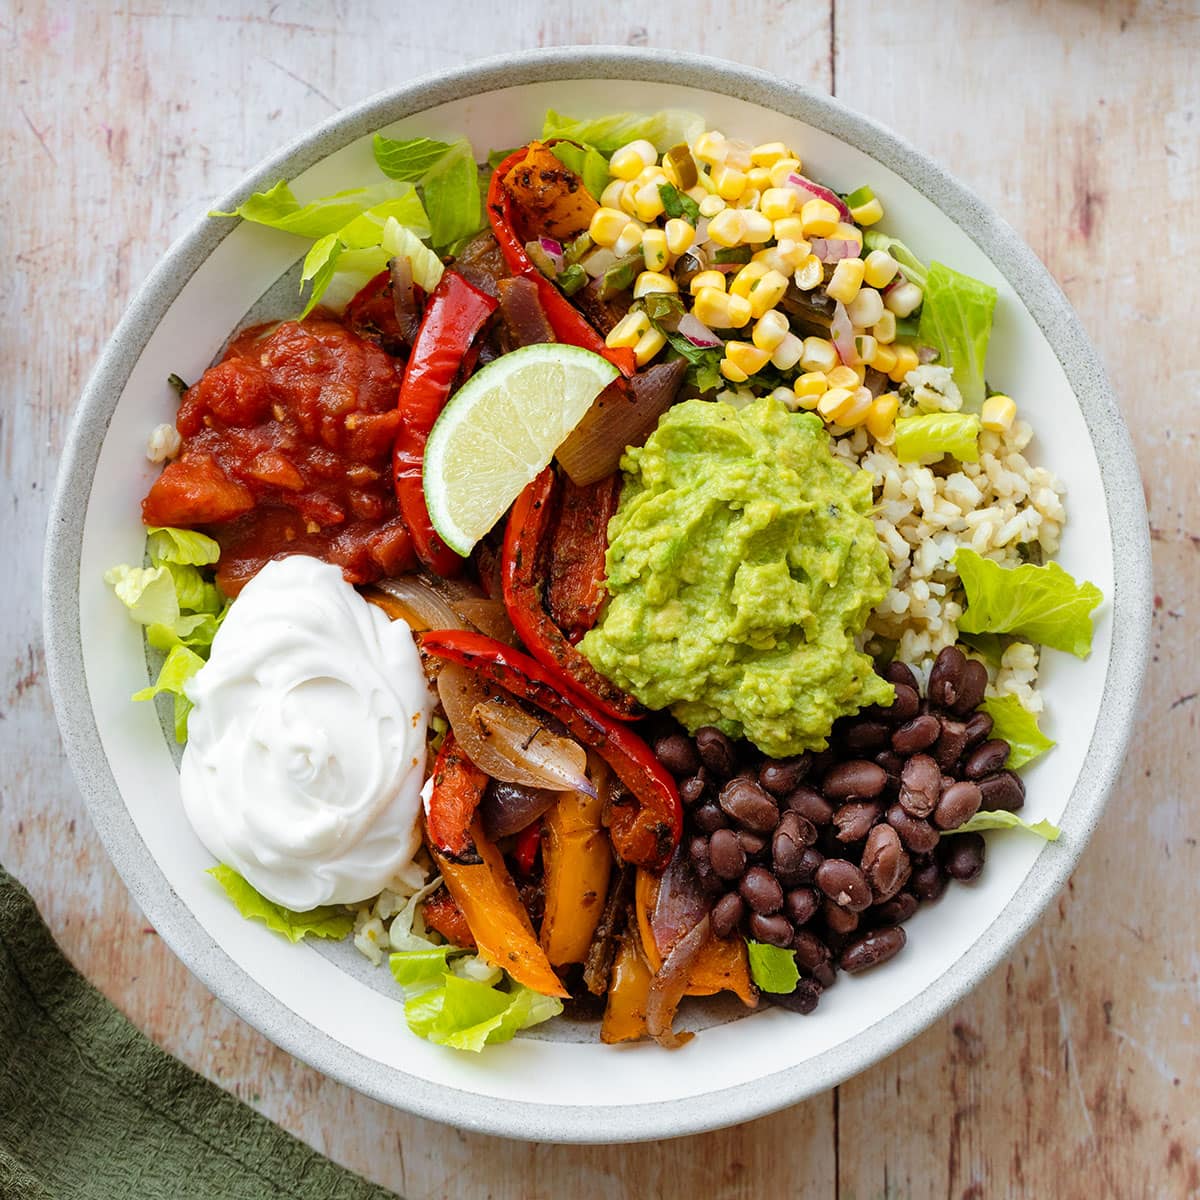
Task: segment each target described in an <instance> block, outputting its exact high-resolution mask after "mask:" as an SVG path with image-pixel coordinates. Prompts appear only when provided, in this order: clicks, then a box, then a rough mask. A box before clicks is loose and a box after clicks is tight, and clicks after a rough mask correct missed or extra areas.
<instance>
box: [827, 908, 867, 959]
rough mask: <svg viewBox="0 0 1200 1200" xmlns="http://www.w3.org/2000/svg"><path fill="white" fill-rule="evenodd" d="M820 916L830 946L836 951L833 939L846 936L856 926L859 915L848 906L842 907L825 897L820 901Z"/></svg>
mask: <svg viewBox="0 0 1200 1200" xmlns="http://www.w3.org/2000/svg"><path fill="white" fill-rule="evenodd" d="M821 917H822V919H823V920H824V922H825V928H826V930H827V931H828V933H827V936H828V939H829V944H830V948H831V949H834V950H835V951H836V948H837V944H836V941H835V940H834V939H836V938H839V937H846V936H848V935H849V934H851V933H853V932H854V931H855V930H856V929H857V928H858V922H859V916H858V913H857V912H854V911H853V910H851V909H849V908H843V907H842V906H841V905H840V904H837V903H836V902H834V901H833V900H829V899H826V900H824V901H822V903H821Z"/></svg>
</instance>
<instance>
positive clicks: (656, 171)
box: [633, 163, 670, 187]
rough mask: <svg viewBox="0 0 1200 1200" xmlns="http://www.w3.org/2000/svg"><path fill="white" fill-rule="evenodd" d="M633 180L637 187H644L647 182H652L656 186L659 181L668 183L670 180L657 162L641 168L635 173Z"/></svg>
mask: <svg viewBox="0 0 1200 1200" xmlns="http://www.w3.org/2000/svg"><path fill="white" fill-rule="evenodd" d="M633 182H634V183H636V184H637V185H638V187H645V186H646V184H648V183H652V184H654V186H655V187H658V185H659V184H660V183H669V182H670V180H669V179H667V176H666V172H664V171H663V169H662V167H660V166H659V165H658V163H651V164H650V166H648V167H645V168H643V169H642V170H641V171H639V172H638V173H637V176H636V177H635V178H634V181H633Z"/></svg>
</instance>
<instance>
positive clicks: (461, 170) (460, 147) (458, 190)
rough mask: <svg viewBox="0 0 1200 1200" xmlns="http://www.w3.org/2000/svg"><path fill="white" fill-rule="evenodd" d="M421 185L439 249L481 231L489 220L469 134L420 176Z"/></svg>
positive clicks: (433, 234) (436, 248)
mask: <svg viewBox="0 0 1200 1200" xmlns="http://www.w3.org/2000/svg"><path fill="white" fill-rule="evenodd" d="M420 186H421V192H422V194H423V195H424V197H425V207H426V209H427V211H428V213H429V225H430V235H429V236H430V240H431V241H432V242H433V248H434V249H435V250H437V251H438V252H439V253H444V252H446V251H447V250H448V249H449V248H450V247H451V246H453V245H455V244H457V243H459V242H461V241H463V240H464V239H465V238H469V237H471V235H472V234H476V233H478V232H479V231H480V230H481V229H482V228H483V227H484V225H486V224H487V219H486V217H485V216H484V212H483V196H482V194H481V193H480V190H479V168H478V166H477V165H476V163H475V152H474V151H473V150H472V149H471V143H470V142H468V141H467V139H466V138H459V140H458V141H456V142H454V143H452V144H451V146H450V147H449V149H447V151H446V153H445V154H443V155H442V157H441V158H440V159H438V161H437V162H436V163H435V164H434V165H433V166H432V167H430V169H429V170H428V171H426V172H425V174H424V175H423V176H422V177H421V184H420Z"/></svg>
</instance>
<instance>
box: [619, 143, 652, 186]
mask: <svg viewBox="0 0 1200 1200" xmlns="http://www.w3.org/2000/svg"><path fill="white" fill-rule="evenodd" d="M657 161H658V152H657V151H656V150H655V149H654V146H653V144H652V143H650V142H648V141H646V139H645V138H638V140H637V141H636V142H630V143H629V144H628V145H625V146H622V147H621V148H620V150H614V151H613V156H612V158H610V159H609V160H608V169H609V172H610V173H611V174H613V175H615V176H616V177H617V178H618V179H636V178H637V177H638V175H639V174H640V173H641V172H642V171H643V170H644V169H645V168H646V167H649V166H653V164H654V163H656V162H657Z"/></svg>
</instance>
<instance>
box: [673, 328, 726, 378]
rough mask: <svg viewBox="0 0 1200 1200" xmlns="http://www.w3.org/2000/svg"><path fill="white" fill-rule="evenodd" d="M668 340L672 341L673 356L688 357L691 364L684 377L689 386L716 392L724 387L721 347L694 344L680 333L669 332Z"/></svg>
mask: <svg viewBox="0 0 1200 1200" xmlns="http://www.w3.org/2000/svg"><path fill="white" fill-rule="evenodd" d="M667 341H668V342H670V343H671V355H670V357H671V358H686V359H687V361H688V362H689V363H690V364H691V365H690V366H689V367H688V372H687V375H686V376H685V377H684V381H685V383H687V385H688V386H689V387H694V388H695V389H696V391H698V392H715V391H716V390H717V389H718V388H721V387H724V385H725V380H724V378H723V377H722V375H721V351H720V350H719V349H713V350H706V349H705V348H704V347H702V346H693V345H692V343H691V342H689V341H688V340H687V338H685V337H684V336H683V335H682V334H680V333H668V334H667Z"/></svg>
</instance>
